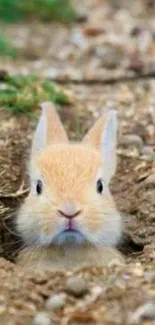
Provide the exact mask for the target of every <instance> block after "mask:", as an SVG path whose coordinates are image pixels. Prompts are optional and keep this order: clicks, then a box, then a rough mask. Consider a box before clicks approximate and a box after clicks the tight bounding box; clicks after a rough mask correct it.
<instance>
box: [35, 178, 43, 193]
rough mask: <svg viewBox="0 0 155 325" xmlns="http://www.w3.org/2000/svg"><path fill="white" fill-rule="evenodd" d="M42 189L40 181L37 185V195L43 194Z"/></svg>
mask: <svg viewBox="0 0 155 325" xmlns="http://www.w3.org/2000/svg"><path fill="white" fill-rule="evenodd" d="M42 189H43V184H42V181H40V180H38V181H37V185H36V191H37V194H39V195H40V194H41V193H42Z"/></svg>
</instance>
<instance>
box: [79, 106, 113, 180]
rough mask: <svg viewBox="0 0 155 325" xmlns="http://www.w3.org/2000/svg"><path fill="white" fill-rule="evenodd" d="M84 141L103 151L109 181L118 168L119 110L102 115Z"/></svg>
mask: <svg viewBox="0 0 155 325" xmlns="http://www.w3.org/2000/svg"><path fill="white" fill-rule="evenodd" d="M83 143H86V144H88V145H91V146H93V147H95V148H96V149H97V150H99V151H100V152H101V155H102V157H103V161H104V171H105V176H106V178H107V181H108V182H109V181H110V179H111V177H112V176H113V175H114V173H115V170H116V145H117V112H116V111H115V110H111V111H109V112H108V113H107V115H106V117H105V116H104V117H101V118H100V119H99V120H98V121H97V122H96V123H95V125H94V126H93V127H92V128H91V129H90V131H89V132H88V133H87V134H86V136H85V137H84V139H83Z"/></svg>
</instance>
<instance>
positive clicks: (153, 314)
mask: <svg viewBox="0 0 155 325" xmlns="http://www.w3.org/2000/svg"><path fill="white" fill-rule="evenodd" d="M154 319H155V304H154V303H153V302H148V303H146V304H144V305H143V306H140V307H139V308H138V309H137V310H136V311H135V312H134V313H133V315H132V317H131V321H130V323H132V324H135V323H140V322H141V321H142V320H154Z"/></svg>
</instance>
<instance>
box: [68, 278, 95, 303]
mask: <svg viewBox="0 0 155 325" xmlns="http://www.w3.org/2000/svg"><path fill="white" fill-rule="evenodd" d="M65 290H66V292H67V293H69V294H71V295H73V296H75V297H77V298H79V297H82V296H84V295H85V294H87V293H88V291H89V289H88V285H87V283H86V282H85V280H83V279H81V278H78V277H72V278H69V279H68V280H67V281H66V284H65Z"/></svg>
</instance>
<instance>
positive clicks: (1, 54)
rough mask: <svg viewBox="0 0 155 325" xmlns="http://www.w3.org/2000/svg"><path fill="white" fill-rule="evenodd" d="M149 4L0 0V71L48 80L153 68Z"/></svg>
mask: <svg viewBox="0 0 155 325" xmlns="http://www.w3.org/2000/svg"><path fill="white" fill-rule="evenodd" d="M154 18H155V1H153V0H130V1H128V0H83V1H82V0H79V1H78V0H32V1H26V0H0V69H7V70H9V72H10V73H12V74H23V75H26V74H41V75H43V76H45V77H50V78H53V79H56V78H58V79H63V80H64V79H65V80H66V78H70V79H76V80H80V79H94V78H95V79H107V78H118V77H120V76H123V75H125V76H127V75H133V74H134V73H148V72H150V71H152V70H155V56H154V54H155V20H154Z"/></svg>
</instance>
